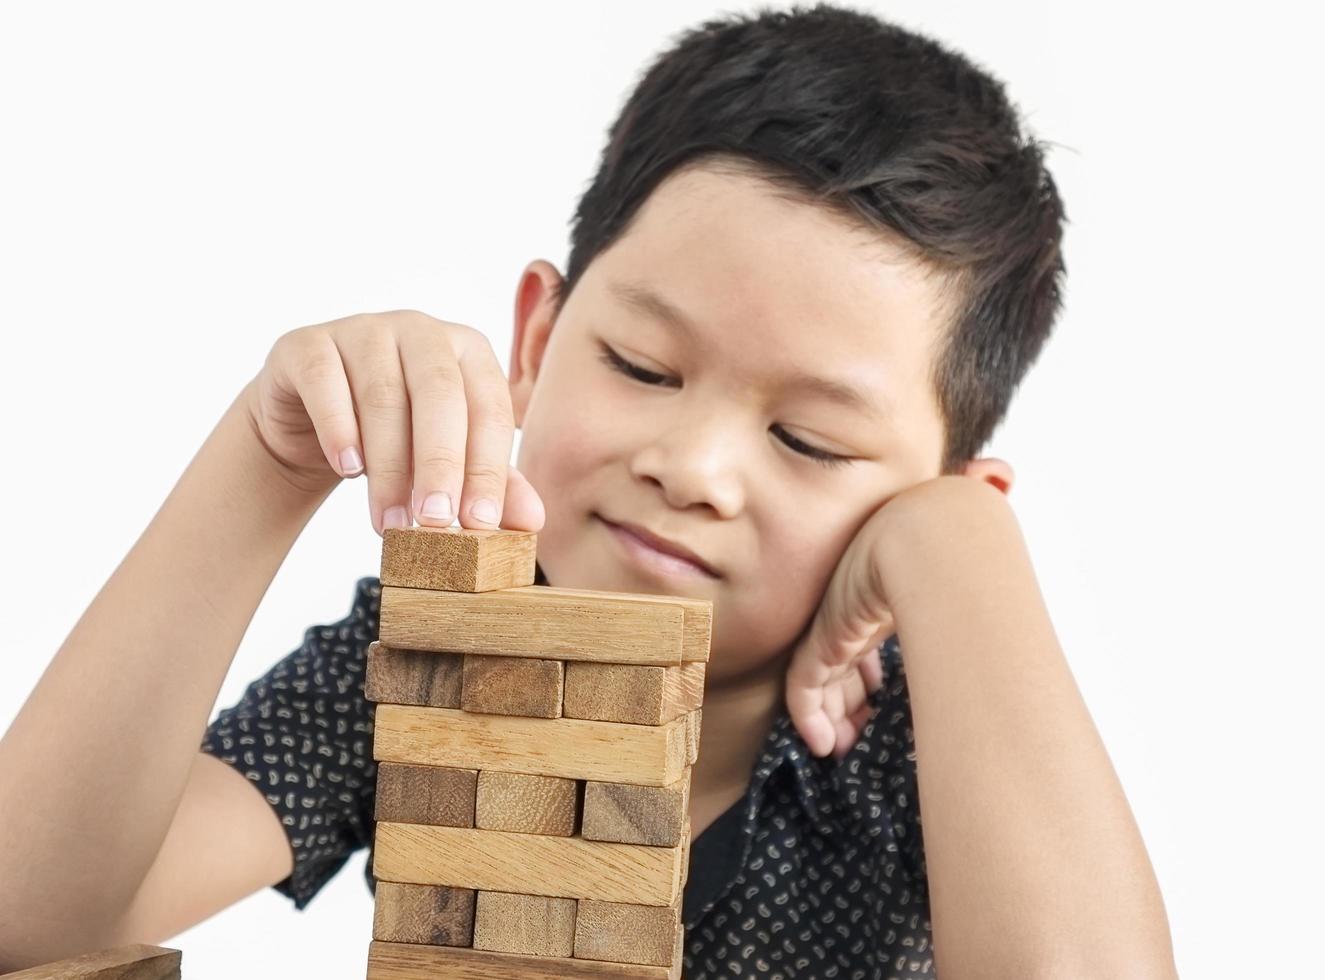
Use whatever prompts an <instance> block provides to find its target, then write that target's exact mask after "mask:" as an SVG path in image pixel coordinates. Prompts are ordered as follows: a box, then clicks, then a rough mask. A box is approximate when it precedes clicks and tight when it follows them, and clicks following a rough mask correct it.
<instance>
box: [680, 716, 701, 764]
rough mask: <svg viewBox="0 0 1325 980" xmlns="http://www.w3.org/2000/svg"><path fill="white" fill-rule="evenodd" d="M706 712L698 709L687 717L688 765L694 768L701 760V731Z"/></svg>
mask: <svg viewBox="0 0 1325 980" xmlns="http://www.w3.org/2000/svg"><path fill="white" fill-rule="evenodd" d="M703 717H704V711H703V709H702V708H696V709H695V710H694V711H691V712H689V713H687V714H686V716H685V743H686V765H688V766H693V765H694V764H695V761H696V760H697V759H698V758H699V730H700V723H701V721H702V720H703Z"/></svg>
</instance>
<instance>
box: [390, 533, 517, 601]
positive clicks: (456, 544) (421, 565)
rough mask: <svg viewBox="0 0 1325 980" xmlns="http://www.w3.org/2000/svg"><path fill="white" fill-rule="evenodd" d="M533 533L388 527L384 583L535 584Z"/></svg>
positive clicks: (488, 587) (487, 588) (479, 588)
mask: <svg viewBox="0 0 1325 980" xmlns="http://www.w3.org/2000/svg"><path fill="white" fill-rule="evenodd" d="M537 548H538V535H537V533H535V532H533V531H512V530H508V529H505V528H493V529H490V530H485V529H480V528H466V527H458V526H457V527H444V528H442V527H425V526H420V527H393V528H387V529H386V530H385V531H384V532H383V534H382V570H381V574H380V575H379V576H378V580H379V581H380V582H381V584H382V585H384V586H388V585H389V586H395V587H399V588H407V589H445V590H448V591H454V592H471V593H473V592H491V591H494V590H496V589H511V588H519V587H521V586H525V585H533V584H534V562H535V553H536V551H537Z"/></svg>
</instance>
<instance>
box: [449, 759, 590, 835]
mask: <svg viewBox="0 0 1325 980" xmlns="http://www.w3.org/2000/svg"><path fill="white" fill-rule="evenodd" d="M579 796H580V793H579V786H578V784H577V783H576V781H575V780H574V779H564V778H562V777H559V776H533V775H530V774H528V773H520V772H497V771H496V770H493V769H485V770H484V771H482V772H480V773H479V774H478V799H477V801H476V803H475V806H474V826H475V827H478V828H480V829H482V830H509V831H512V832H514V833H517V834H544V835H546V836H549V837H569V836H571V834H573V833H575V831H576V829H577V824H578V821H577V820H576V817H577V816H578V814H577V807H578V803H579Z"/></svg>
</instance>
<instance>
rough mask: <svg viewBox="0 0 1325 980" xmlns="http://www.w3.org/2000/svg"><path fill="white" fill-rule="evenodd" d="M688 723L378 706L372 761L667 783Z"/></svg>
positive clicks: (684, 752) (685, 746) (677, 767)
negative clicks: (624, 722) (630, 722)
mask: <svg viewBox="0 0 1325 980" xmlns="http://www.w3.org/2000/svg"><path fill="white" fill-rule="evenodd" d="M692 714H693V712H692ZM688 718H689V716H688V715H683V716H681V717H679V718H674V719H673V720H672V721H669V722H668V723H667V724H665V725H658V726H656V727H655V726H650V725H622V724H618V723H616V722H611V721H581V720H580V719H577V718H518V717H515V716H512V715H482V714H475V713H473V712H468V711H459V710H455V709H453V708H424V707H419V706H417V705H401V704H379V705H377V707H376V710H375V711H374V718H373V758H374V759H376V760H378V761H381V762H406V763H412V764H416V765H432V766H449V767H451V768H455V769H480V770H482V769H494V770H497V771H499V772H525V773H532V774H535V775H539V776H562V777H565V778H567V779H596V780H598V781H600V782H606V783H638V784H642V785H648V786H666V785H667V784H668V783H671V782H673V781H675V780H676V778H677V777H678V776H680V775H681V772H682V770H684V769H685V767H686V766H687V765H688V763H687V762H686V758H687V756H688V750H689V748H690V744H691V740H690V739H689V737H688V733H689V728H688V727H687V726H688V725H691V724H692V722H690V721H688V720H687V719H688Z"/></svg>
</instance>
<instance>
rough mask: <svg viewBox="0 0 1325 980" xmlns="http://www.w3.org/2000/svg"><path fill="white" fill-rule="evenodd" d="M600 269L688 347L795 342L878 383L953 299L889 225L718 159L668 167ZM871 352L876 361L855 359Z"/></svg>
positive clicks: (645, 318) (609, 287) (928, 337)
mask: <svg viewBox="0 0 1325 980" xmlns="http://www.w3.org/2000/svg"><path fill="white" fill-rule="evenodd" d="M595 267H597V268H595ZM590 277H592V278H593V279H595V280H596V287H595V291H596V292H597V293H598V295H599V296H600V297H601V298H602V300H603V301H604V302H607V303H610V304H611V305H612V306H613V307H615V308H616V309H618V310H621V311H622V312H623V313H627V314H629V319H630V322H631V323H632V325H633V324H634V323H636V322H640V323H646V324H652V325H654V326H656V328H657V329H661V330H665V331H667V332H669V333H674V334H676V335H677V336H678V337H679V338H680V339H681V340H683V341H685V342H687V344H688V345H689V346H703V345H704V343H705V341H706V340H708V341H716V340H718V339H719V338H728V339H731V340H733V341H735V340H741V341H744V342H745V343H746V344H747V345H749V344H751V343H763V344H764V345H765V346H766V347H768V349H767V350H766V351H765V353H767V354H768V355H769V356H772V357H775V358H776V356H777V355H778V354H779V353H780V350H779V349H778V348H786V353H787V354H789V355H794V358H795V359H796V360H801V361H805V362H807V364H806V366H807V367H811V366H813V367H818V368H822V369H824V370H832V369H836V373H839V374H840V373H841V372H842V371H843V370H846V371H847V373H848V374H855V375H856V376H857V379H858V380H860V381H865V380H866V376H867V377H868V380H869V381H870V382H872V383H874V384H875V385H876V387H877V386H878V385H879V384H881V383H882V380H883V379H881V378H879V376H878V374H879V372H878V370H877V367H878V364H879V362H880V361H883V362H891V363H892V364H893V365H894V367H895V368H896V367H898V366H900V365H901V364H903V363H905V362H907V361H908V360H914V357H915V355H916V354H917V353H918V352H920V351H922V350H924V351H927V350H929V349H930V347H931V346H932V343H933V340H934V331H935V330H937V329H941V325H942V322H943V316H944V309H945V306H946V304H945V302H944V293H943V290H942V284H941V283H940V282H939V280H938V279H937V278H936V277H933V276H931V275H930V274H929V270H928V269H927V268H925V267H924V266H922V265H921V264H920V263H919V262H917V261H916V260H915V259H914V258H912V257H911V255H910V254H909V253H907V252H905V251H904V250H902V249H900V248H898V247H896V246H891V245H890V244H889V243H888V242H887V241H886V240H885V239H884V238H883V237H882V236H879V237H876V238H874V239H869V238H867V237H866V236H865V235H863V234H862V231H861V229H860V228H858V227H855V226H852V225H851V224H849V223H848V222H846V221H845V220H844V219H842V218H841V217H840V216H838V215H836V214H834V213H832V212H830V211H827V210H826V209H824V208H821V207H816V206H814V205H812V204H809V203H805V202H801V201H794V200H789V199H788V198H787V197H786V196H785V195H780V194H779V193H777V191H776V190H775V189H773V188H770V187H769V186H768V185H767V184H766V183H765V182H764V181H761V180H758V179H756V178H754V177H752V176H749V175H744V174H740V173H729V172H726V171H725V170H723V171H714V170H710V169H707V168H691V169H687V170H684V171H678V172H676V173H674V174H672V175H669V177H668V178H667V179H666V180H664V181H663V182H662V183H661V184H660V185H659V186H658V187H657V188H656V189H655V190H654V191H653V193H652V194H651V195H650V196H649V197H648V199H646V200H645V201H644V203H643V204H642V205H641V207H640V209H639V210H638V211H637V212H636V214H635V216H634V219H633V221H632V223H631V225H630V227H629V228H628V229H627V231H626V232H625V234H624V235H622V236H621V238H619V239H618V240H617V241H616V242H615V243H614V244H613V245H612V246H611V247H610V248H609V249H607V250H605V251H604V252H603V253H601V254H600V255H599V256H598V258H596V259H595V260H594V262H592V263H590V266H589V268H588V269H587V270H586V278H590ZM653 328H654V327H649V328H647V329H653ZM864 361H873V362H874V365H873V367H874V370H870V369H869V368H870V367H871V366H870V365H867V364H865V363H856V364H854V365H853V364H852V363H851V362H864ZM853 366H854V368H855V370H854V371H853V370H851V369H852V368H853ZM814 373H819V372H814ZM820 387H822V388H824V393H826V394H828V395H829V396H830V397H832V393H831V391H829V390H828V389H829V388H830V387H831V386H820ZM894 389H895V385H893V384H889V385H887V386H884V387H883V388H881V389H879V390H881V391H889V390H894ZM875 400H876V403H877V401H878V400H879V398H877V397H876V399H875ZM883 407H887V406H883Z"/></svg>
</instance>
